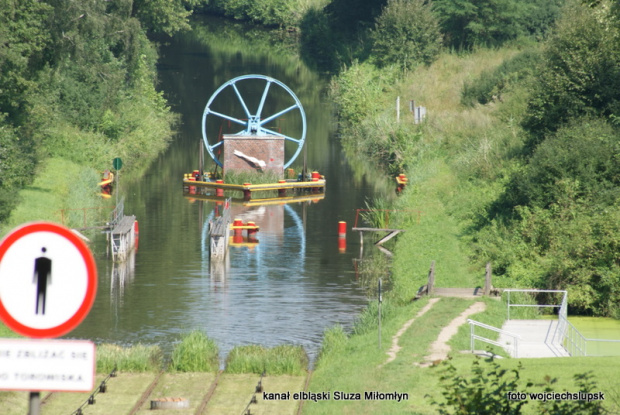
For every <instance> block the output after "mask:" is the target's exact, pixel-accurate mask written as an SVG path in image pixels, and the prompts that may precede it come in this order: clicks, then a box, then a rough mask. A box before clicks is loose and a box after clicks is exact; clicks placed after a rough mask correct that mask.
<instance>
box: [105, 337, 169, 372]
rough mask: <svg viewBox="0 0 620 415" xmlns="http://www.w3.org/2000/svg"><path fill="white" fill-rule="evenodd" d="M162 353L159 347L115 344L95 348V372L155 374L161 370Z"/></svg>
mask: <svg viewBox="0 0 620 415" xmlns="http://www.w3.org/2000/svg"><path fill="white" fill-rule="evenodd" d="M162 362H163V353H162V351H161V349H160V348H159V346H145V345H142V344H136V345H134V346H130V347H121V346H118V345H115V344H101V345H98V346H97V372H98V373H109V372H111V371H112V370H113V369H114V368H117V369H118V370H119V371H121V372H156V371H159V370H161V368H162Z"/></svg>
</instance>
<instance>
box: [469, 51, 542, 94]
mask: <svg viewBox="0 0 620 415" xmlns="http://www.w3.org/2000/svg"><path fill="white" fill-rule="evenodd" d="M541 57H542V55H541V53H540V52H539V51H537V50H532V49H528V50H525V51H523V52H521V53H519V54H517V55H515V56H513V57H511V58H509V59H507V60H505V61H504V62H503V63H502V64H501V65H499V66H498V67H497V68H495V69H493V70H488V71H484V72H482V73H481V74H480V75H479V76H478V77H477V78H476V79H474V80H473V81H471V82H466V83H465V85H463V92H462V93H461V103H462V104H463V105H468V106H473V105H474V104H476V103H479V104H487V103H489V102H491V101H494V100H499V101H501V100H502V94H503V93H505V92H508V91H509V90H510V88H511V87H512V86H518V85H519V84H520V83H522V82H523V81H524V80H525V79H528V78H530V77H531V76H533V75H534V73H535V68H536V66H537V64H538V62H539V61H540V59H541Z"/></svg>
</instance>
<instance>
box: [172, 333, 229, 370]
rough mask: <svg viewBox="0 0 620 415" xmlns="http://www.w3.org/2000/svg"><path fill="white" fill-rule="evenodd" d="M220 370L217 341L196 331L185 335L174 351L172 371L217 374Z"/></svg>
mask: <svg viewBox="0 0 620 415" xmlns="http://www.w3.org/2000/svg"><path fill="white" fill-rule="evenodd" d="M218 369H219V357H218V348H217V345H216V344H215V341H214V340H212V339H210V338H208V337H207V336H206V335H205V334H204V333H203V332H201V331H198V330H195V331H192V332H190V333H187V334H185V335H183V337H182V338H181V342H180V343H178V344H177V345H176V346H175V348H174V350H173V351H172V357H171V363H170V370H173V371H177V372H215V371H217V370H218Z"/></svg>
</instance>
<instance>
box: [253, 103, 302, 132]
mask: <svg viewBox="0 0 620 415" xmlns="http://www.w3.org/2000/svg"><path fill="white" fill-rule="evenodd" d="M295 108H298V107H297V104H295V105H291V106H290V107H288V108H286V109H283V110H282V111H280V112H279V113H277V114H274V115H272V116H271V117H267V118H265V119H264V120H261V121H260V125H261V127H262V126H263V125H265V124H267V123H268V122H270V121H273V120H275V119H276V118H278V117H280V116H282V115H284V114H286V113H287V112H289V111H291V110H294V109H295Z"/></svg>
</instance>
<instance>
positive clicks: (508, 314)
mask: <svg viewBox="0 0 620 415" xmlns="http://www.w3.org/2000/svg"><path fill="white" fill-rule="evenodd" d="M506 320H510V291H508V318H507V319H506Z"/></svg>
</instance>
